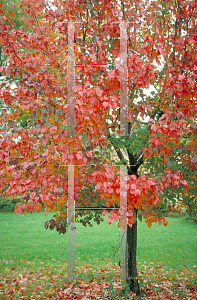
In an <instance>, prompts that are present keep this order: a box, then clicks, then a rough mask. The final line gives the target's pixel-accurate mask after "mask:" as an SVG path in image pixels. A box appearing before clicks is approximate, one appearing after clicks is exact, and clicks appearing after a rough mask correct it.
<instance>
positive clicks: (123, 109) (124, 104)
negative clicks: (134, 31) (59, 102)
mask: <svg viewBox="0 0 197 300" xmlns="http://www.w3.org/2000/svg"><path fill="white" fill-rule="evenodd" d="M120 59H121V60H120V61H121V63H120V135H126V133H127V126H128V101H127V24H126V22H124V21H122V22H120ZM120 171H121V175H120V278H121V279H126V277H127V264H128V262H127V257H126V255H127V183H126V182H125V180H124V177H125V176H126V175H127V166H125V165H123V166H120Z"/></svg>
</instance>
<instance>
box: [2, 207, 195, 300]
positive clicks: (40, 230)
mask: <svg viewBox="0 0 197 300" xmlns="http://www.w3.org/2000/svg"><path fill="white" fill-rule="evenodd" d="M52 215H53V214H52V213H48V214H47V216H44V214H43V212H40V213H33V214H32V215H30V214H29V213H27V214H26V216H23V215H19V216H17V215H15V214H14V213H0V228H1V230H0V245H1V251H0V277H1V278H4V277H5V278H8V277H9V276H11V278H13V277H14V276H16V274H18V275H17V276H19V278H20V275H21V274H22V275H23V276H26V275H25V274H28V276H32V278H34V276H35V277H36V276H37V278H40V280H42V284H43V282H45V281H46V282H45V283H46V285H47V284H49V285H50V279H49V278H52V280H53V282H55V284H56V285H57V286H59V285H60V284H62V281H61V279H62V278H65V279H66V274H67V272H66V267H67V264H66V262H67V260H66V259H67V235H59V234H58V233H57V232H56V231H55V230H53V231H51V230H49V229H48V230H45V228H44V222H45V220H46V219H49V218H50V217H51V216H52ZM106 218H107V215H106V216H105V222H103V223H101V224H100V225H97V224H96V223H94V224H93V227H86V228H85V227H83V226H82V224H79V223H76V228H77V229H76V231H75V245H76V247H75V249H76V251H75V259H76V260H75V261H76V275H77V279H78V280H79V279H80V280H81V279H83V280H84V279H86V280H94V279H95V278H97V281H99V280H101V279H102V278H103V276H104V273H105V278H107V280H112V279H113V278H115V277H116V278H118V276H119V272H118V261H119V251H118V243H119V229H118V228H117V224H118V222H113V223H112V224H111V225H109V224H108V223H107V221H106ZM166 219H167V221H168V225H167V227H164V226H163V225H161V226H159V225H158V224H153V225H152V227H151V228H148V227H147V225H146V224H145V222H144V221H143V222H140V221H138V246H137V261H138V271H139V278H140V280H143V282H147V283H148V282H150V281H151V282H152V283H153V282H154V281H155V282H156V281H157V280H158V278H166V276H167V277H168V278H171V279H170V280H175V279H178V278H180V277H181V276H186V273H187V274H190V275H188V276H187V277H188V278H189V279H190V280H191V282H193V281H194V280H196V268H197V248H196V245H197V224H194V223H189V222H188V221H187V220H184V219H182V218H172V217H169V218H166ZM54 274H56V275H54ZM57 274H58V276H57ZM22 275H21V276H22ZM9 278H10V277H9ZM10 280H11V279H10ZM12 280H13V279H12ZM32 280H33V281H31V282H33V283H31V287H30V288H31V289H32V288H34V287H35V288H36V287H37V285H36V282H35V283H34V279H32ZM32 284H33V285H32ZM34 285H35V286H34ZM33 286H34V287H33ZM45 288H46V287H45ZM2 299H7V298H2ZM13 299H15V298H13ZM16 299H17V298H16Z"/></svg>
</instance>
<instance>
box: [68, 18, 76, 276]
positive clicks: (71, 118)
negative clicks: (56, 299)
mask: <svg viewBox="0 0 197 300" xmlns="http://www.w3.org/2000/svg"><path fill="white" fill-rule="evenodd" d="M74 33H75V27H74V23H73V22H69V24H68V62H67V68H68V73H67V74H68V77H67V91H68V96H67V125H68V136H74V134H75V69H74V68H75V61H74ZM67 207H68V210H67V277H68V279H74V278H75V201H74V166H73V165H69V166H68V206H67Z"/></svg>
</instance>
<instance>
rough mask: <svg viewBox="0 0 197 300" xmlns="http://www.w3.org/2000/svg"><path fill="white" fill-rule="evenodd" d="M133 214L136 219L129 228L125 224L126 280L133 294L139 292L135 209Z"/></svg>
mask: <svg viewBox="0 0 197 300" xmlns="http://www.w3.org/2000/svg"><path fill="white" fill-rule="evenodd" d="M134 214H135V217H136V221H135V223H134V224H133V226H132V227H131V228H130V227H129V225H127V253H128V255H127V256H128V257H127V256H126V258H128V267H127V278H126V282H127V284H128V285H129V288H130V291H132V292H133V293H135V294H138V295H139V293H140V288H139V282H138V278H137V261H136V251H137V209H134Z"/></svg>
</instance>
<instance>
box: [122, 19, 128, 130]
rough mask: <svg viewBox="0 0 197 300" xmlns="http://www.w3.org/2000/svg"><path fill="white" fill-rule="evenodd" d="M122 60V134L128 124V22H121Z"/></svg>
mask: <svg viewBox="0 0 197 300" xmlns="http://www.w3.org/2000/svg"><path fill="white" fill-rule="evenodd" d="M120 62H121V63H120V134H121V135H125V133H126V132H127V131H126V129H127V125H128V100H127V24H126V22H120Z"/></svg>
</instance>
